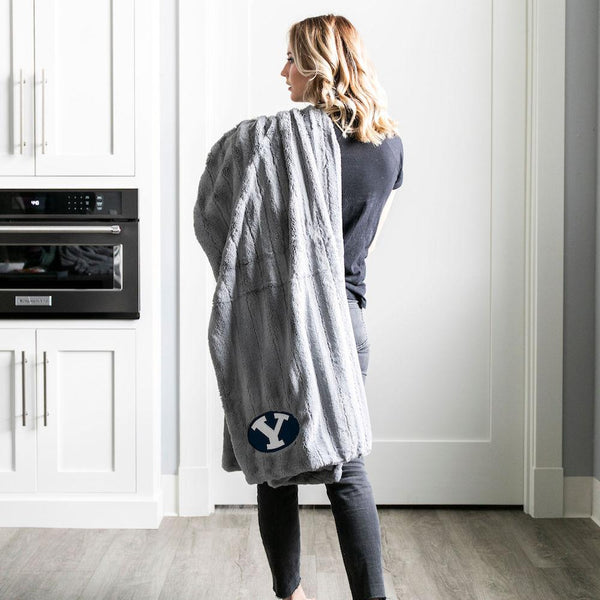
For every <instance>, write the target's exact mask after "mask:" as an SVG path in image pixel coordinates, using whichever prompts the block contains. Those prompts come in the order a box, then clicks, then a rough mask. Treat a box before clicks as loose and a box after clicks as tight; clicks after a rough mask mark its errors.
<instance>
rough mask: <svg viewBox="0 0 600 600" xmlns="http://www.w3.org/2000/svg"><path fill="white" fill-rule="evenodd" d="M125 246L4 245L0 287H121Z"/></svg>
mask: <svg viewBox="0 0 600 600" xmlns="http://www.w3.org/2000/svg"><path fill="white" fill-rule="evenodd" d="M122 273H123V272H122V246H121V245H120V244H117V245H114V246H113V245H79V244H67V245H60V246H59V245H51V246H36V245H27V246H19V245H15V244H8V245H0V289H107V290H120V289H122V287H123V281H122V277H123V275H122Z"/></svg>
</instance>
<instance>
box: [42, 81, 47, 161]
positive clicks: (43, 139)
mask: <svg viewBox="0 0 600 600" xmlns="http://www.w3.org/2000/svg"><path fill="white" fill-rule="evenodd" d="M46 83H48V82H47V80H46V70H45V69H42V154H46V146H47V145H48V142H47V141H46Z"/></svg>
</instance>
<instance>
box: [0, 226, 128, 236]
mask: <svg viewBox="0 0 600 600" xmlns="http://www.w3.org/2000/svg"><path fill="white" fill-rule="evenodd" d="M0 233H115V234H119V233H121V226H120V225H80V226H77V225H0Z"/></svg>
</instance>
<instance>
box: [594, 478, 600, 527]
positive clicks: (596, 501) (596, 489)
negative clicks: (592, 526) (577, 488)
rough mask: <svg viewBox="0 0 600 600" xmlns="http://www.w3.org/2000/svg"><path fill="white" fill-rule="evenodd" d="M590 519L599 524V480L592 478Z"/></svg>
mask: <svg viewBox="0 0 600 600" xmlns="http://www.w3.org/2000/svg"><path fill="white" fill-rule="evenodd" d="M592 487H593V490H592V498H593V499H592V520H593V521H594V522H595V523H596V525H598V526H600V480H598V479H596V478H594V479H593V480H592Z"/></svg>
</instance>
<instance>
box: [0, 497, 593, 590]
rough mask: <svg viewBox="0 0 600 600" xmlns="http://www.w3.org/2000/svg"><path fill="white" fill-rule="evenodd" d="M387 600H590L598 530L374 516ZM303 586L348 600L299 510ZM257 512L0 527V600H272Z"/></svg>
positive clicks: (385, 510) (520, 520)
mask: <svg viewBox="0 0 600 600" xmlns="http://www.w3.org/2000/svg"><path fill="white" fill-rule="evenodd" d="M379 517H380V522H381V528H382V546H383V557H384V569H385V582H386V591H387V594H388V598H389V599H390V600H396V599H397V600H455V599H456V600H471V599H473V600H475V599H477V600H479V599H482V600H514V599H519V600H520V599H523V600H537V599H540V600H570V599H573V600H575V599H577V600H585V599H589V600H592V599H593V600H598V599H600V527H598V526H597V525H596V524H595V523H594V522H593V521H592V520H591V519H584V518H581V519H533V518H531V517H530V516H528V515H526V514H525V513H523V511H522V510H521V509H519V508H510V509H507V508H499V509H491V508H482V509H480V508H477V507H466V508H462V507H449V508H439V507H433V508H423V507H379ZM300 519H301V521H300V522H301V527H302V571H301V575H302V584H303V588H304V589H305V591H306V592H307V594H308V595H309V597H314V596H316V598H317V600H351V596H350V590H349V587H348V583H347V579H346V573H345V571H344V566H343V562H342V556H341V553H340V548H339V544H338V539H337V534H336V529H335V523H334V521H333V516H332V514H331V509H330V508H329V507H328V506H316V507H306V506H302V507H301V508H300ZM271 586H272V582H271V574H270V571H269V567H268V563H267V559H266V556H265V553H264V549H263V546H262V541H261V538H260V532H259V529H258V516H257V511H256V507H218V508H217V510H216V512H215V513H214V514H212V515H210V516H209V517H195V518H184V517H165V518H164V519H163V521H162V523H161V526H160V528H159V529H157V530H153V529H110V530H103V529H46V528H0V599H1V600H16V599H20V600H37V599H40V600H54V599H56V600H71V599H92V598H94V599H99V598H102V599H109V598H110V599H131V600H137V599H140V600H151V599H159V600H171V599H173V600H187V599H194V600H205V599H210V600H216V599H226V600H272V599H274V598H275V594H274V593H273V591H272V587H271Z"/></svg>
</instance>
